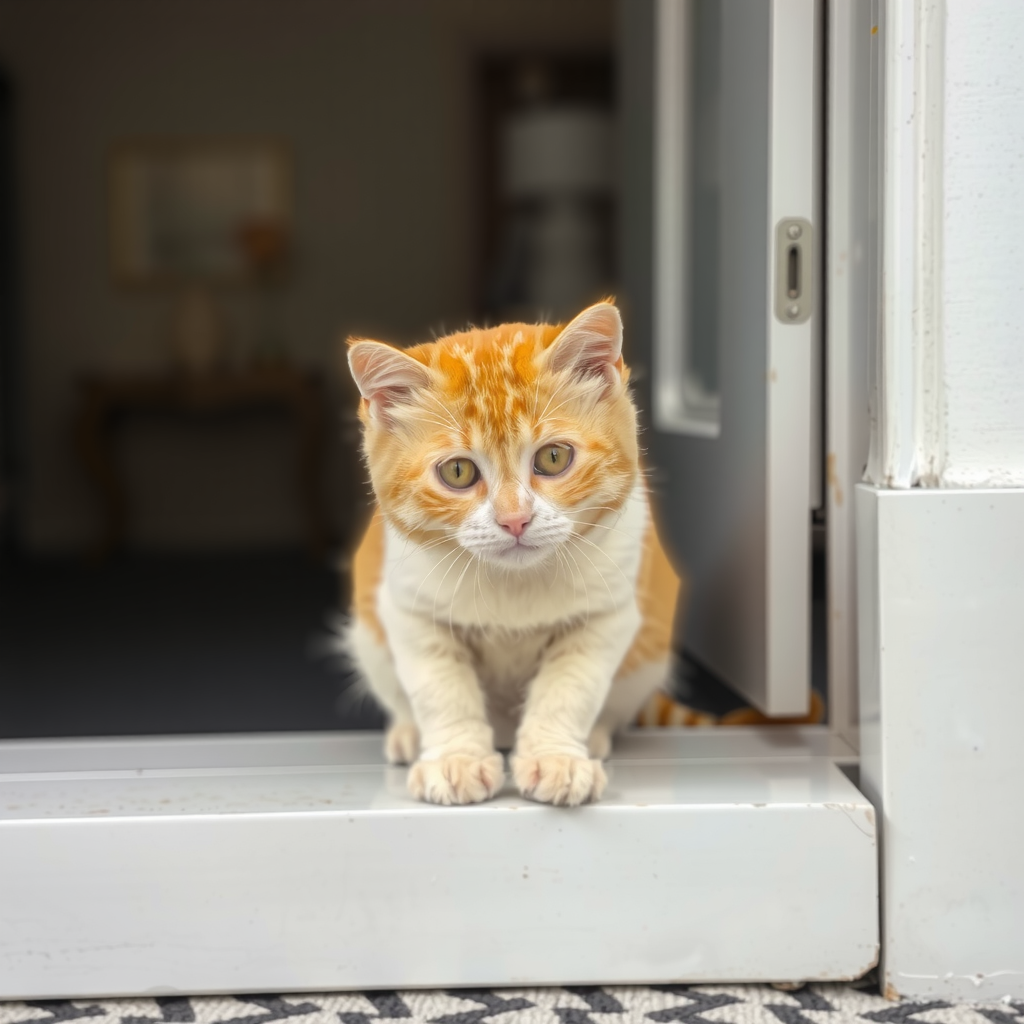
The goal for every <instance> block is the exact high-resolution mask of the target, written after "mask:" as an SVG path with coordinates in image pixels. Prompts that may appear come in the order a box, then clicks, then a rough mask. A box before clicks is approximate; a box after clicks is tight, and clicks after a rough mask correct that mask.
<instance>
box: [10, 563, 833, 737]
mask: <svg viewBox="0 0 1024 1024" xmlns="http://www.w3.org/2000/svg"><path fill="white" fill-rule="evenodd" d="M815 583H816V586H815V592H816V594H815V596H816V598H820V597H823V581H821V580H817V579H816V580H815ZM342 589H343V588H342V586H341V584H340V582H339V578H338V573H337V572H336V571H335V570H334V569H332V568H331V567H330V566H329V565H328V563H326V562H322V563H318V562H316V561H314V560H312V559H310V558H308V557H306V556H304V555H302V554H300V553H269V554H244V555H205V556H204V555H177V556H138V555H136V556H129V555H126V556H121V557H118V558H115V559H112V560H111V561H109V562H108V563H106V564H104V565H101V566H92V565H88V564H86V563H84V562H83V561H81V560H80V559H59V560H58V559H22V560H5V561H3V562H0V737H2V738H15V737H44V736H99V735H122V736H123V735H153V734H168V733H204V732H206V733H209V732H266V731H269V732H287V731H302V730H319V729H368V728H370V729H375V728H380V726H381V725H382V718H381V715H380V712H379V710H378V709H377V707H376V705H375V704H374V703H373V701H372V699H371V698H369V697H368V696H366V695H365V694H364V693H363V691H362V690H361V689H360V688H359V687H358V686H353V685H352V684H353V682H354V679H353V676H352V675H351V673H350V672H348V671H347V670H346V668H345V666H344V664H343V663H342V662H341V661H340V659H339V658H338V657H337V656H336V655H334V654H332V653H331V637H332V629H331V625H332V622H334V620H335V619H336V616H337V613H338V603H339V596H340V594H341V591H342ZM814 612H815V615H814V617H815V633H816V634H817V635H818V636H819V637H820V636H823V631H824V626H825V616H824V604H823V600H821V599H817V600H816V601H815V606H814ZM814 662H815V665H814V677H815V685H816V686H817V687H818V688H819V689H820V688H822V687H823V683H824V675H825V664H824V645H823V644H822V643H820V642H819V643H816V644H815V649H814ZM676 685H677V692H678V694H679V696H680V697H681V698H682V699H684V700H686V701H687V702H688V703H691V704H693V705H694V706H696V707H698V708H701V709H702V710H706V711H710V712H712V713H715V714H721V713H724V712H726V711H730V710H732V709H733V708H735V707H738V706H740V705H741V704H742V703H743V701H742V700H741V699H740V698H738V697H737V696H736V695H735V694H734V693H732V691H731V690H729V689H728V688H727V687H725V686H723V685H722V684H721V683H718V682H716V681H715V680H714V679H713V678H711V677H710V676H708V675H707V673H705V672H702V671H701V669H700V667H699V666H697V665H696V664H694V663H692V662H690V661H687V660H684V663H683V666H682V673H681V676H680V678H679V680H677V684H676Z"/></svg>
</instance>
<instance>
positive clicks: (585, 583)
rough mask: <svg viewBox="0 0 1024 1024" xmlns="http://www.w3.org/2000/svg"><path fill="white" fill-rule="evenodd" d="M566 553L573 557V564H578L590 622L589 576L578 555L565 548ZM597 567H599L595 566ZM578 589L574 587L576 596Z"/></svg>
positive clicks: (577, 570)
mask: <svg viewBox="0 0 1024 1024" xmlns="http://www.w3.org/2000/svg"><path fill="white" fill-rule="evenodd" d="M565 553H566V554H567V555H568V556H569V557H570V558H571V559H572V562H573V565H575V566H576V572H577V573H579V577H580V582H581V583H582V584H583V596H584V597H585V598H586V599H587V617H586V624H587V625H589V624H590V588H589V587H588V586H587V577H586V576H584V575H583V570H582V569H581V568H580V563H579V562H577V561H576V556H575V555H574V554H573V553H572V552H571V551H570V550H569V549H568V548H566V549H565ZM595 568H597V567H596V566H595ZM575 594H576V590H575V587H574V588H573V596H574V597H575Z"/></svg>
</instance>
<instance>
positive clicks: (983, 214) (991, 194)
mask: <svg viewBox="0 0 1024 1024" xmlns="http://www.w3.org/2000/svg"><path fill="white" fill-rule="evenodd" d="M879 23H880V33H881V34H882V35H883V36H884V45H885V66H884V76H885V91H886V105H885V187H884V218H883V219H884V239H885V242H884V261H883V262H884V268H883V281H884V287H883V291H884V302H883V303H882V304H881V307H880V308H881V310H882V320H883V332H882V338H881V343H880V347H879V353H878V368H879V373H878V377H877V395H876V407H877V417H876V422H875V424H874V427H875V432H874V436H873V444H872V458H871V459H870V462H869V468H868V473H867V479H868V480H869V481H870V482H872V483H876V484H879V485H881V486H887V487H913V486H918V485H920V486H927V487H931V486H942V487H989V486H994V487H1015V486H1022V485H1024V403H1022V402H1021V401H1020V399H1019V396H1020V394H1021V391H1022V389H1024V346H1022V345H1021V343H1020V322H1021V316H1022V313H1024V286H1022V284H1021V281H1022V280H1024V248H1022V247H1021V246H1020V244H1019V238H1020V237H1021V234H1022V232H1024V207H1022V205H1021V203H1020V194H1021V191H1022V189H1024V63H1022V62H1021V60H1020V54H1019V48H1018V43H1019V40H1020V38H1021V36H1022V34H1024V6H1022V5H1021V4H1020V3H1018V2H1016V0H991V2H986V3H983V4H979V3H977V2H975V0H893V2H891V3H889V4H886V5H885V8H884V19H882V18H880V19H879Z"/></svg>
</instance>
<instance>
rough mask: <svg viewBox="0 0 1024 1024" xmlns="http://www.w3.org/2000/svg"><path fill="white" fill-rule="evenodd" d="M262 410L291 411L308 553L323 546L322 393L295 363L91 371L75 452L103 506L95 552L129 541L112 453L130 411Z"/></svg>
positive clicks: (201, 413) (206, 413)
mask: <svg viewBox="0 0 1024 1024" xmlns="http://www.w3.org/2000/svg"><path fill="white" fill-rule="evenodd" d="M264 410H271V411H280V412H283V413H285V414H287V415H290V416H291V417H292V419H293V420H294V422H295V427H296V433H297V442H298V448H297V467H296V470H297V472H296V486H297V491H298V498H299V502H300V504H301V506H302V511H303V517H304V519H305V532H306V542H307V544H308V546H309V548H310V549H311V551H313V552H316V553H319V552H321V551H323V548H324V545H325V543H326V540H327V518H326V515H325V513H324V508H323V503H322V498H321V492H320V479H319V478H320V469H321V458H322V454H323V446H324V401H323V390H322V387H321V383H320V379H319V377H317V375H315V374H313V373H309V372H305V371H301V370H298V369H294V368H291V367H274V368H266V369H263V368H259V369H255V368H254V369H250V370H237V371H221V372H216V373H210V374H207V375H203V376H199V375H190V374H186V373H183V372H176V371H168V372H165V373H159V374H149V375H145V376H141V375H139V376H124V375H112V374H100V373H89V374H84V375H83V376H82V377H81V378H80V380H79V407H78V412H77V415H76V417H75V422H74V439H75V446H76V449H77V451H78V455H79V457H80V459H81V460H82V464H83V465H84V467H85V470H86V472H87V474H88V476H89V478H90V480H91V481H92V482H93V484H94V485H95V487H96V491H97V494H98V496H99V499H100V503H101V506H102V509H103V523H102V527H101V533H100V536H99V538H98V541H97V554H98V555H99V556H101V557H102V556H104V555H107V554H109V553H110V552H111V551H112V550H114V549H115V548H117V547H118V546H120V545H121V544H122V543H123V541H124V538H125V533H126V527H127V520H128V501H127V498H126V493H125V487H124V484H123V482H122V480H121V477H120V475H119V473H118V470H117V464H116V461H115V458H114V450H113V449H114V433H115V431H114V427H115V426H116V425H117V424H119V423H120V422H122V421H123V420H125V419H127V418H128V417H129V416H133V415H138V414H146V415H148V414H152V413H157V414H162V415H172V416H175V417H189V418H194V417H210V416H223V415H235V414H239V413H251V412H259V411H264Z"/></svg>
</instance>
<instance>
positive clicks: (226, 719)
mask: <svg viewBox="0 0 1024 1024" xmlns="http://www.w3.org/2000/svg"><path fill="white" fill-rule="evenodd" d="M338 595H339V585H338V574H337V572H336V571H335V570H334V569H332V568H330V567H329V566H328V565H326V563H323V564H321V563H317V562H314V561H312V560H310V559H308V558H306V557H304V556H303V555H302V554H298V553H271V554H262V553H261V554H243V555H215V556H200V555H175V556H159V557H158V556H123V557H121V558H118V559H114V560H112V561H110V562H109V563H107V564H105V565H102V566H98V567H94V566H89V565H85V564H83V563H82V562H81V561H78V560H75V559H60V560H57V559H45V560H44V559H23V560H17V561H9V562H5V563H4V564H2V565H0V681H2V682H0V737H4V738H13V737H44V736H98V735H146V734H150V735H153V734H171V733H203V732H206V733H209V732H262V731H274V732H287V731H293V730H318V729H342V728H346V729H368V728H379V727H380V725H381V721H382V720H381V717H380V714H379V712H378V710H377V708H376V707H375V706H374V704H373V702H372V700H370V699H369V698H365V699H364V698H362V697H361V695H359V694H358V693H356V692H354V691H353V690H351V689H349V686H350V684H351V683H352V681H353V679H352V676H351V675H350V674H349V673H348V672H347V671H346V670H345V668H344V666H343V665H342V664H341V663H340V662H339V660H338V658H337V657H336V656H332V655H331V654H330V653H329V640H330V636H331V628H330V626H331V623H332V621H333V620H334V618H335V617H336V615H337V608H338Z"/></svg>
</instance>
